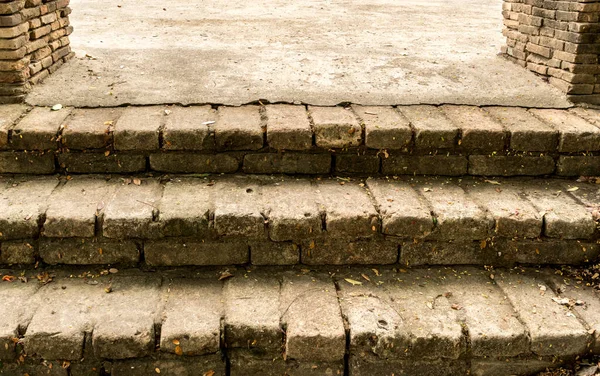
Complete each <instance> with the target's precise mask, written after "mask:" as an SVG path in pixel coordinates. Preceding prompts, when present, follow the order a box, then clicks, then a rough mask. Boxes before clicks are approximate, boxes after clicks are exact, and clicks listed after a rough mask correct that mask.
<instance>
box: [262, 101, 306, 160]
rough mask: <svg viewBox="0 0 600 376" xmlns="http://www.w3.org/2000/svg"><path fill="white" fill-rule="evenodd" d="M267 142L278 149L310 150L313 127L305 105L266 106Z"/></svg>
mask: <svg viewBox="0 0 600 376" xmlns="http://www.w3.org/2000/svg"><path fill="white" fill-rule="evenodd" d="M265 110H266V115H267V143H268V144H269V146H270V147H272V148H274V149H278V150H308V149H310V148H311V147H312V129H311V126H310V121H309V119H308V114H307V113H306V108H304V106H291V105H269V106H266V108H265Z"/></svg>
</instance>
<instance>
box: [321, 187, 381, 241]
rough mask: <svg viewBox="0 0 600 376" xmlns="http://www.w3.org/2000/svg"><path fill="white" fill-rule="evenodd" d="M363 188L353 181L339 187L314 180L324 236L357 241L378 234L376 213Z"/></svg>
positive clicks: (377, 215) (377, 216)
mask: <svg viewBox="0 0 600 376" xmlns="http://www.w3.org/2000/svg"><path fill="white" fill-rule="evenodd" d="M359 184H360V185H359ZM361 185H362V186H361ZM363 187H364V184H362V183H356V182H348V183H345V184H343V185H342V184H340V182H339V181H335V180H320V181H317V184H316V188H317V192H318V193H317V202H318V205H319V208H320V209H321V211H322V213H323V214H324V218H325V228H326V231H327V236H331V237H333V238H338V239H342V238H343V239H358V238H368V237H372V236H374V235H376V234H378V233H379V227H380V226H379V214H378V213H377V211H376V210H375V207H374V206H373V203H372V202H371V198H370V197H369V195H368V192H367V190H366V189H365V188H363ZM319 219H320V218H319Z"/></svg>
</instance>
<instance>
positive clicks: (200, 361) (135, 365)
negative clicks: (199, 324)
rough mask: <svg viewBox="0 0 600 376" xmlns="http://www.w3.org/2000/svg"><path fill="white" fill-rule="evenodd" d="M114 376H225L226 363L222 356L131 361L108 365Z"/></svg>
mask: <svg viewBox="0 0 600 376" xmlns="http://www.w3.org/2000/svg"><path fill="white" fill-rule="evenodd" d="M107 365H109V366H110V368H108V369H109V370H110V371H109V372H110V374H111V375H112V376H144V375H151V374H153V373H156V370H157V369H158V370H159V371H160V372H161V373H163V374H166V375H169V374H172V375H187V376H192V375H204V374H207V375H208V374H211V373H212V374H213V375H214V376H225V375H226V373H225V362H223V360H222V359H221V355H219V354H215V355H205V356H201V357H193V358H191V359H189V360H187V359H152V358H146V359H130V360H121V361H117V362H110V363H107ZM71 367H72V363H71Z"/></svg>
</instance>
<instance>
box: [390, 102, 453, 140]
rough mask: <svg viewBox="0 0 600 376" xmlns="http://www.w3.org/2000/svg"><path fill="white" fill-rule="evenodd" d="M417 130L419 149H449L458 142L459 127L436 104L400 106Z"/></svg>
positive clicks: (416, 137) (416, 138) (416, 136)
mask: <svg viewBox="0 0 600 376" xmlns="http://www.w3.org/2000/svg"><path fill="white" fill-rule="evenodd" d="M398 109H399V110H400V112H401V113H402V114H404V115H405V116H406V117H407V118H408V120H409V121H410V123H411V124H412V126H413V128H414V130H415V146H416V147H417V148H418V149H449V148H453V147H455V146H456V144H457V139H458V127H457V126H456V125H455V124H453V123H452V122H451V121H450V120H449V119H448V118H447V117H446V116H444V114H443V113H442V112H441V111H440V110H439V109H438V108H437V107H435V106H423V105H418V106H403V107H399V108H398Z"/></svg>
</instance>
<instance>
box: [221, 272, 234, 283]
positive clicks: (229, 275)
mask: <svg viewBox="0 0 600 376" xmlns="http://www.w3.org/2000/svg"><path fill="white" fill-rule="evenodd" d="M231 277H233V274H231V273H230V272H229V270H225V271H224V272H222V273H221V276H220V277H219V281H223V280H225V279H228V278H231Z"/></svg>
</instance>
